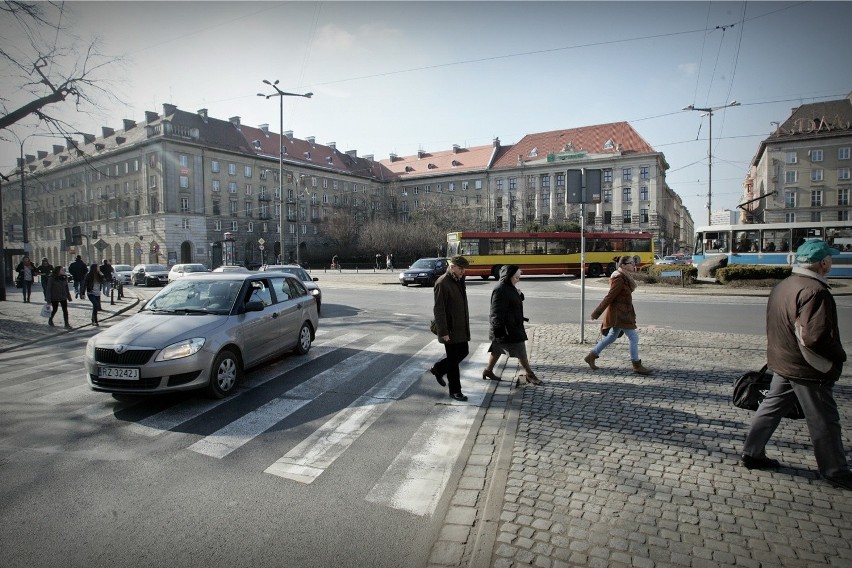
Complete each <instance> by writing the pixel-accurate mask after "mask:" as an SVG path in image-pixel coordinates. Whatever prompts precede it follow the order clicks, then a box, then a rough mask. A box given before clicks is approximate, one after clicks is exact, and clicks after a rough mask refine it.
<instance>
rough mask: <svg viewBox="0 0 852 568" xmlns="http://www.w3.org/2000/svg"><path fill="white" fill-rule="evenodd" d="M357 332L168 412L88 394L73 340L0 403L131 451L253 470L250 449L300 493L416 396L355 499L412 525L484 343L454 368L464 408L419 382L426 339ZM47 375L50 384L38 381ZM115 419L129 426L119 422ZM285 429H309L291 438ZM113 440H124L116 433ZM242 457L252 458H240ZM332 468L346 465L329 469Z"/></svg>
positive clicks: (445, 472) (8, 387)
mask: <svg viewBox="0 0 852 568" xmlns="http://www.w3.org/2000/svg"><path fill="white" fill-rule="evenodd" d="M364 329H368V328H361V327H360V326H359V328H358V330H357V331H356V330H354V329H353V328H352V327H351V326H350V327H347V326H339V327H335V328H333V329H329V328H326V329H323V330H321V332H320V333H318V334H317V338H316V341H315V342H314V345H313V346H312V348H311V350H310V351H309V352H308V353H307V354H306V355H304V356H288V357H282V358H281V359H278V360H276V361H274V362H272V363H270V364H269V365H265V366H262V367H259V368H258V369H254V370H251V371H249V372H248V373H246V374H245V376H244V380H243V382H242V383H241V385H240V388H239V390H238V392H237V393H235V396H232V397H229V398H226V399H222V400H211V399H207V398H205V397H204V396H203V394H202V393H198V394H197V395H195V396H185V397H175V400H177V402H174V403H173V404H165V403H163V402H160V403H156V402H153V401H154V400H155V399H157V398H158V397H118V399H115V398H113V397H111V396H110V395H108V394H105V393H95V392H92V391H91V390H90V389H89V387H88V386H87V385H86V384H85V383H84V381H85V378H84V377H85V371H84V370H83V367H82V362H83V356H82V354H83V349H84V347H85V339H87V338H80V339H78V340H77V341H79V342H80V348H79V349H75V350H70V351H68V353H67V354H66V355H64V356H59V357H57V358H56V360H50V361H45V362H43V363H40V364H36V365H35V367H34V368H33V369H32V372H33V375H32V378H31V380H28V381H23V382H17V383H14V384H13V383H8V384H7V383H4V382H0V395H3V394H4V393H6V392H8V393H10V394H12V393H13V394H15V395H17V396H21V397H23V398H24V399H25V400H26V401H27V402H28V403H29V404H33V405H39V406H48V407H55V408H56V409H57V412H60V411H61V412H67V413H68V414H69V415H70V416H73V417H75V418H76V419H83V420H88V421H93V422H101V423H108V422H111V423H112V426H114V428H119V429H121V430H120V431H121V432H124V433H126V434H130V435H132V436H136V437H138V439H139V440H140V442H142V441H144V440H149V441H151V442H154V443H158V442H157V440H160V438H159V437H160V436H162V435H163V434H166V433H168V434H169V436H168V437H167V438H168V441H169V443H168V444H165V441H164V442H163V445H164V446H165V445H168V447H170V448H173V447H175V446H174V444H175V443H177V447H179V448H182V451H188V452H192V453H194V454H198V455H199V456H204V458H205V459H208V458H209V459H212V460H219V461H225V460H228V461H230V460H240V459H241V458H242V457H244V456H246V455H249V454H250V455H252V456H253V458H254V459H256V457H255V456H256V452H257V451H259V450H258V449H260V450H262V451H263V452H264V455H266V456H267V460H268V461H266V463H265V464H263V465H261V469H260V471H261V472H262V473H263V474H266V475H269V476H270V479H279V480H280V483H295V484H299V485H310V484H313V483H315V482H316V481H317V480H318V479H320V478H323V476H324V475H325V474H326V473H327V472H329V471H330V470H332V469H334V468H335V467H338V468H340V467H352V465H351V463H352V461H353V460H354V461H355V462H357V460H358V459H370V460H375V459H376V458H377V456H375V455H373V454H369V455H363V456H361V455H360V454H359V452H363V451H364V447H366V446H362V447H361V448H360V449H359V451H356V452H355V457H354V458H352V459H347V460H341V459H340V458H341V457H343V456H344V455H347V452H350V451H352V450H353V447H356V445H358V444H359V441H360V440H361V439H362V437H363V436H364V435H365V434H366V433H368V432H370V431H371V428H373V429H375V426H376V425H377V423H380V421H381V420H382V419H383V418H386V417H387V416H389V415H388V414H387V413H388V411H390V410H393V409H394V408H395V406H394V405H397V404H400V401H401V400H402V399H409V398H410V397H412V396H414V397H417V400H418V401H419V400H420V399H423V400H424V401H426V403H425V404H419V403H418V406H417V408H419V409H421V411H419V412H418V413H417V416H418V418H417V419H418V420H419V421H420V424H419V426H418V425H416V424H413V425H412V426H411V427H410V428H407V429H405V430H403V434H399V433H398V431H397V430H393V429H388V428H386V429H381V428H380V429H379V430H378V431H379V432H380V433H381V435H392V436H400V435H403V436H405V437H406V439H399V438H394V440H393V444H390V445H392V446H393V447H394V448H397V449H398V452H397V453H396V454H393V453H389V454H388V455H382V456H381V459H382V460H384V461H385V463H384V465H383V466H382V467H383V468H384V473H382V474H381V475H380V476H379V477H377V478H376V479H375V481H374V482H373V483H372V486H371V487H370V488H369V490H368V491H367V493H366V494H364V495H363V498H364V499H365V500H366V501H368V502H370V503H374V504H377V505H381V506H385V507H389V508H393V509H398V510H402V511H407V512H408V513H411V514H413V515H418V516H430V515H432V514H433V513H434V512H435V510H436V507H437V506H438V503H439V501H440V499H441V496H442V495H443V494H444V491H445V489H446V487H447V484H448V482H449V480H450V479H451V475H452V472H453V468H454V467H455V465H456V463H457V462H458V459H459V457H460V455H461V452H462V449H463V447H464V444H465V441H466V440H467V438H468V435H469V433H470V432H471V430H472V428H473V426H474V423H475V421H476V417H477V415H478V413H479V410H480V408H481V407H482V406H483V405H484V404H485V401H486V400H487V397H488V394H489V392H490V391H491V389H492V388H493V384H492V383H491V382H490V381H483V380H482V379H481V378H479V376H478V374H479V371H480V370H481V368H482V367H483V366H484V365H485V361H486V359H487V343H481V344H477V343H472V344H471V348H472V350H471V355H470V356H469V357H468V358H467V359H466V360H465V361H464V362H463V364H462V388H463V390H464V392H465V394H466V395H467V396H468V401H467V402H457V401H454V400H452V399H450V398H449V397H448V393H447V389H446V387H443V388H442V387H440V386H439V385H437V383H436V382H435V381H434V378H433V377H432V375H431V374H429V373H428V369H429V367H430V366H431V365H432V364H433V363H434V362H435V361H437V360H438V359H440V358H441V357H442V356H443V353H444V348H443V346H442V345H441V344H440V343H439V342H438V341H437V339H435V337H434V336H433V335H431V334H428V335H427V334H424V333H423V332H422V331H420V330H419V329H416V330H414V329H411V328H409V329H402V330H397V331H395V332H393V333H392V334H386V335H384V336H381V335H377V334H370V333H369V332H368V331H362V330H364ZM20 356H21V353H20V352H19V353H18V357H20ZM3 359H4V358H0V364H2V363H3V362H4V361H3ZM48 370H50V376H49V377H48V376H43V375H42V374H43V373H45V372H47V371H48ZM329 397H332V398H334V397H336V398H334V399H335V400H337V399H342V400H343V402H342V403H340V404H338V405H335V406H333V408H332V410H331V411H330V412H328V413H327V415H326V413H325V412H318V414H319V415H320V416H321V419H317V420H314V421H304V420H302V418H301V417H302V416H304V415H305V413H306V412H307V413H308V414H310V413H311V411H310V409H311V407H312V406H314V405H316V406H318V407H319V406H322V400H323V399H324V398H325V399H328V398H329ZM163 406H165V408H163ZM402 408H403V407H400V409H398V410H396V412H403V411H404V412H408V413H409V414H410V410H408V409H410V406H409V407H408V408H407V409H404V410H401V409H402ZM120 413H126V414H127V415H128V416H131V415H132V416H133V417H134V418H133V419H123V420H119V419H117V415H119V414H120ZM295 424H298V425H304V424H309V425H310V427H304V428H302V427H299V428H291V427H290V425H295ZM188 425H191V426H188ZM281 431H284V432H285V433H286V435H287V446H286V447H285V448H283V450H282V451H281V453H278V454H277V455H275V454H274V453H273V452H271V451H269V449H270V448H275V447H278V446H276V445H275V444H270V443H269V442H268V440H269V439H270V438H271V437H273V436H275V435H276V434H279V433H280V432H281ZM373 435H374V436H375V435H377V434H373ZM115 439H116V440H119V439H125V436H124V435H123V434H120V433H116V434H115ZM165 439H166V438H165V437H164V438H163V440H165ZM176 440H177V442H175V441H176ZM182 440H185V441H183V442H181V441H182ZM149 443H150V442H146V444H149ZM246 449H251V451H250V452H248V454H247V453H246V452H244V451H241V450H246ZM122 450H123V451H124V450H125V448H122ZM246 461H247V462H251V463H252V464H253V465H252V468H253V469H254V468H256V467H257V465H255V464H254V461H253V460H246ZM341 461H345V462H346V463H347V465H346V466H343V465H338V464H339V463H340V462H341ZM232 465H233V464H231V465H230V466H229V467H231V466H232ZM255 471H257V470H255Z"/></svg>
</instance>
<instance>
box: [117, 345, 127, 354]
mask: <svg viewBox="0 0 852 568" xmlns="http://www.w3.org/2000/svg"><path fill="white" fill-rule="evenodd" d="M125 351H127V345H116V346H115V352H116V353H118V354H119V355H121V354H122V353H124V352H125Z"/></svg>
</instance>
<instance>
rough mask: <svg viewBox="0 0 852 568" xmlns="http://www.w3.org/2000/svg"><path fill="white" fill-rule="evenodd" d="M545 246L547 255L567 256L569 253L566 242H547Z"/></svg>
mask: <svg viewBox="0 0 852 568" xmlns="http://www.w3.org/2000/svg"><path fill="white" fill-rule="evenodd" d="M545 246H546V247H547V248H546V250H547V254H565V253H566V252H567V251H568V249H567V247H566V246H565V241H547V242H546V243H545Z"/></svg>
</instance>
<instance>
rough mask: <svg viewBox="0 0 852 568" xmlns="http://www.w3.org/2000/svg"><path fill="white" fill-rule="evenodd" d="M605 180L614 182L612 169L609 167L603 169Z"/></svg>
mask: <svg viewBox="0 0 852 568" xmlns="http://www.w3.org/2000/svg"><path fill="white" fill-rule="evenodd" d="M603 182H604V183H612V170H611V169H609V168H607V169H605V170H604V171H603Z"/></svg>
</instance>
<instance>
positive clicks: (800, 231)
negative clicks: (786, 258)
mask: <svg viewBox="0 0 852 568" xmlns="http://www.w3.org/2000/svg"><path fill="white" fill-rule="evenodd" d="M821 238H822V229H819V228H797V227H793V241H792V242H793V252H796V251H797V250H799V247H800V246H802V243H804V242H805V241H806V240H808V239H821Z"/></svg>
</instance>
